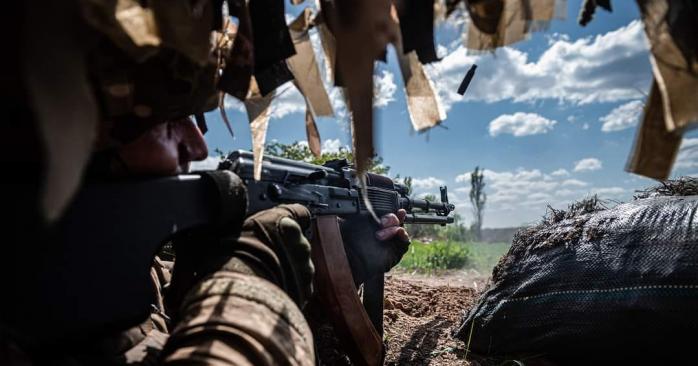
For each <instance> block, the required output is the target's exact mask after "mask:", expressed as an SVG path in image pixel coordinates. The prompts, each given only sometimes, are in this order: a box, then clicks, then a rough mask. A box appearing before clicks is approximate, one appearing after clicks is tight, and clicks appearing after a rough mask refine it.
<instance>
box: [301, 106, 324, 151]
mask: <svg viewBox="0 0 698 366" xmlns="http://www.w3.org/2000/svg"><path fill="white" fill-rule="evenodd" d="M305 133H306V136H307V138H308V148H310V152H312V153H313V155H315V157H317V158H319V157H320V156H321V155H322V148H321V147H320V146H321V143H320V131H318V129H317V124H315V118H313V113H312V112H311V111H310V105H308V104H307V103H306V105H305Z"/></svg>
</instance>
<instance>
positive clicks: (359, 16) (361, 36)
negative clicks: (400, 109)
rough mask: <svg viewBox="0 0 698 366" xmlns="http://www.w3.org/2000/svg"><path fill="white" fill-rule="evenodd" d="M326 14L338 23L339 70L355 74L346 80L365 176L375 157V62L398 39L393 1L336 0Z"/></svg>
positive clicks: (356, 151) (357, 151)
mask: <svg viewBox="0 0 698 366" xmlns="http://www.w3.org/2000/svg"><path fill="white" fill-rule="evenodd" d="M323 3H328V1H324V2H323ZM323 10H327V8H325V7H323ZM325 15H326V16H327V17H326V20H328V23H330V24H332V25H333V26H334V29H333V31H334V35H335V37H336V39H337V67H338V70H339V72H340V73H341V75H345V76H346V75H351V77H346V78H344V79H343V80H342V81H343V82H344V84H345V85H346V91H347V93H346V94H347V96H348V98H347V99H348V103H347V104H348V107H349V110H350V112H351V116H352V135H353V140H354V141H353V142H354V159H355V163H356V170H357V172H358V174H359V175H362V174H364V173H365V172H366V171H367V170H368V168H369V166H370V165H369V163H370V161H371V159H372V158H373V156H374V150H373V62H374V60H375V59H376V58H377V57H378V56H380V55H381V54H382V52H383V51H384V50H385V47H386V45H387V44H388V43H389V42H394V41H395V39H396V34H395V32H394V29H393V27H391V25H392V24H393V23H392V22H393V21H392V19H391V17H390V0H335V1H334V11H332V12H331V13H325Z"/></svg>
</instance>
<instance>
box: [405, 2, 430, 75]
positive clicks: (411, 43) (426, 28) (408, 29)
mask: <svg viewBox="0 0 698 366" xmlns="http://www.w3.org/2000/svg"><path fill="white" fill-rule="evenodd" d="M395 7H396V8H397V13H398V17H399V18H400V34H401V36H402V47H403V52H405V53H409V52H411V51H416V52H417V56H418V57H419V61H420V62H421V63H423V64H426V63H431V62H434V61H438V60H439V58H438V57H437V56H436V48H435V46H434V1H433V0H431V1H429V0H395Z"/></svg>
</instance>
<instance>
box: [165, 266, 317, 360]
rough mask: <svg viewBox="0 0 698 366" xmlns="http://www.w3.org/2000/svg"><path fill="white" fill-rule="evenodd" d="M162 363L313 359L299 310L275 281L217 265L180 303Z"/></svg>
mask: <svg viewBox="0 0 698 366" xmlns="http://www.w3.org/2000/svg"><path fill="white" fill-rule="evenodd" d="M162 360H163V364H165V365H192V364H201V365H211V364H215V365H308V366H312V365H315V354H314V349H313V340H312V334H311V332H310V329H309V327H308V324H307V323H306V321H305V319H304V317H303V314H302V313H301V311H300V309H299V308H298V307H297V306H296V304H295V303H294V302H293V301H292V300H291V298H289V297H288V295H286V293H284V292H283V291H282V290H281V289H280V288H279V287H277V286H276V285H274V284H272V283H271V282H269V281H267V280H264V279H262V278H260V277H257V276H254V275H252V274H248V273H240V272H232V271H225V270H221V271H218V272H216V273H214V274H213V275H212V276H210V277H208V279H206V280H203V281H201V282H199V283H198V284H197V285H196V286H194V287H193V288H192V289H191V291H190V292H189V293H188V295H187V296H186V298H185V300H184V301H183V303H182V306H181V308H180V321H179V322H178V324H177V326H176V327H175V329H174V330H173V332H172V334H171V336H170V339H169V340H168V342H167V345H166V346H165V349H164V350H163V354H162Z"/></svg>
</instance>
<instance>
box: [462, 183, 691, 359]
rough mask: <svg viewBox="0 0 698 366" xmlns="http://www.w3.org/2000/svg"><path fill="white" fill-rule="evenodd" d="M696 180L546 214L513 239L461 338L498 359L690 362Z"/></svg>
mask: <svg viewBox="0 0 698 366" xmlns="http://www.w3.org/2000/svg"><path fill="white" fill-rule="evenodd" d="M696 187H698V180H696V179H693V178H682V179H679V180H676V181H667V182H665V183H663V184H662V185H660V186H658V187H655V188H651V189H648V190H646V191H643V192H641V193H640V194H639V195H638V196H637V197H636V198H637V199H635V200H633V201H632V202H628V203H623V204H619V205H617V206H615V207H613V208H606V207H605V205H604V204H603V203H602V202H600V201H599V200H598V199H597V198H596V197H593V198H590V199H586V200H583V201H580V202H578V203H575V204H573V205H571V206H570V207H569V209H568V210H566V211H563V210H554V209H550V210H549V212H548V214H547V215H546V217H545V218H544V219H543V222H541V223H540V224H539V225H537V226H535V227H532V228H528V229H524V230H522V231H520V232H519V233H517V235H516V236H515V237H514V240H513V243H512V247H511V249H510V250H509V252H508V253H507V255H505V256H504V257H503V258H502V260H501V261H500V263H499V264H498V265H497V266H496V268H495V269H494V271H493V279H492V284H491V285H490V287H489V288H488V289H487V291H486V292H485V293H484V294H483V295H482V296H481V297H480V299H479V301H478V303H477V304H476V306H474V307H473V308H472V309H471V310H470V311H469V312H468V313H467V314H466V316H465V319H464V321H463V323H462V324H461V326H460V327H459V328H458V329H457V330H456V337H458V338H460V339H462V340H463V341H464V342H466V344H468V345H469V348H470V351H471V352H474V353H476V354H479V355H482V356H485V357H493V358H507V357H513V358H522V357H526V356H530V355H537V356H540V355H542V356H544V357H547V358H550V359H553V360H557V361H560V362H562V363H563V364H569V363H570V362H576V361H580V362H588V361H590V360H593V361H594V362H597V363H598V362H602V363H606V362H614V361H618V360H621V359H622V360H623V361H624V362H628V361H629V360H636V361H641V362H645V361H648V360H664V361H666V360H672V361H678V360H686V359H690V358H691V357H692V349H691V347H690V345H689V344H690V343H692V340H693V339H694V337H695V336H694V335H695V334H696V331H698V319H697V318H696V316H695V309H696V306H697V305H698V265H697V264H696V263H698V232H696V231H695V230H694V227H695V225H696V224H698V219H697V218H696V215H695V214H696V211H697V210H698V196H696V195H695V193H696Z"/></svg>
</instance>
